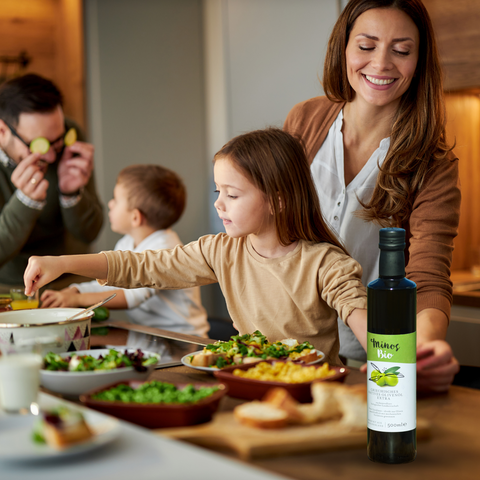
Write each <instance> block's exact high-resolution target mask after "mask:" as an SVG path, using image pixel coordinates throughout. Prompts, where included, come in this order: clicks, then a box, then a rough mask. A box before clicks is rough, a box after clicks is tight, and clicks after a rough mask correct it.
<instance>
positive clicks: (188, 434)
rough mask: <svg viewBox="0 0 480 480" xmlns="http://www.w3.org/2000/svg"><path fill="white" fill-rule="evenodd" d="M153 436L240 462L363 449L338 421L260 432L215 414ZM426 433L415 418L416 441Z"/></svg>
mask: <svg viewBox="0 0 480 480" xmlns="http://www.w3.org/2000/svg"><path fill="white" fill-rule="evenodd" d="M154 432H155V433H157V434H159V435H165V436H167V437H170V438H175V439H177V440H184V441H187V442H190V443H193V444H195V445H199V446H202V447H207V448H211V449H213V450H227V451H232V452H234V453H236V454H237V455H238V456H239V457H240V458H241V459H243V460H248V459H251V458H258V457H269V456H277V455H287V454H295V453H305V452H314V451H327V450H339V449H346V448H367V429H366V428H365V429H361V430H347V429H346V428H345V427H344V426H342V425H341V424H340V422H339V421H338V420H335V421H330V422H324V423H318V424H314V425H302V426H290V427H287V428H283V429H275V430H262V429H257V428H253V427H247V426H245V425H242V424H240V423H238V421H237V420H235V418H234V416H233V413H232V412H219V413H217V414H216V415H215V416H214V419H213V420H212V421H211V422H209V423H205V424H202V425H196V426H193V427H181V428H169V429H158V430H154ZM430 433H431V432H430V425H429V423H428V422H427V421H426V420H425V419H422V418H418V419H417V439H418V440H424V439H427V438H429V437H430Z"/></svg>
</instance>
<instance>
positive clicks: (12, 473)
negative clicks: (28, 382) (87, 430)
mask: <svg viewBox="0 0 480 480" xmlns="http://www.w3.org/2000/svg"><path fill="white" fill-rule="evenodd" d="M52 402H53V403H58V402H63V400H61V399H58V398H56V397H54V396H51V395H48V394H46V393H41V394H40V397H39V403H40V404H42V403H43V404H44V405H45V404H52ZM79 408H81V407H79ZM93 414H95V415H100V416H102V414H99V413H96V412H93ZM107 419H109V420H110V421H111V417H107ZM22 420H29V419H28V418H27V417H26V416H22V415H13V414H10V415H7V414H6V413H5V412H3V411H2V410H1V409H0V444H2V442H5V441H7V442H8V441H9V442H16V445H18V451H20V452H23V451H25V452H27V453H26V454H25V455H28V454H29V453H28V442H30V441H31V440H30V434H29V432H30V429H28V433H27V434H25V435H23V434H22V435H20V434H19V431H22V430H24V429H25V428H23V423H24V422H22ZM17 423H18V424H19V427H18V428H17V427H16V426H15V425H17ZM4 437H7V438H6V439H5V438H4ZM8 437H9V438H8ZM23 437H24V438H23ZM25 447H27V448H25ZM1 453H2V452H0V479H1V480H32V479H35V480H110V479H115V480H132V479H135V480H150V479H152V480H153V479H155V480H158V479H165V480H200V479H202V480H211V479H212V478H226V479H229V480H237V479H238V480H245V479H248V480H282V479H284V478H285V477H283V476H282V475H279V474H275V473H269V472H267V471H266V470H262V469H261V468H260V469H259V468H255V467H252V466H249V465H247V464H245V463H241V462H239V461H236V460H234V459H229V458H227V457H225V456H221V455H218V454H216V453H214V452H209V451H206V450H204V449H200V448H198V447H195V446H192V445H188V444H187V443H184V442H178V441H175V440H170V439H168V438H164V437H161V436H158V435H154V434H152V433H151V432H150V431H149V430H147V429H144V428H140V427H137V426H135V425H132V424H130V423H128V422H123V421H119V422H118V436H116V437H115V438H114V439H113V441H111V442H109V443H108V444H105V445H102V446H101V447H98V449H97V450H93V451H89V452H82V453H79V454H76V455H71V456H65V457H61V456H59V457H57V458H55V457H54V458H48V459H41V460H32V458H30V459H21V458H19V459H17V460H18V461H16V462H13V463H12V462H11V461H10V462H9V461H8V460H6V461H5V460H2V458H3V457H4V455H2V454H1ZM15 455H17V456H18V453H17V452H15ZM22 455H23V453H21V454H20V455H19V457H22ZM30 455H31V453H30Z"/></svg>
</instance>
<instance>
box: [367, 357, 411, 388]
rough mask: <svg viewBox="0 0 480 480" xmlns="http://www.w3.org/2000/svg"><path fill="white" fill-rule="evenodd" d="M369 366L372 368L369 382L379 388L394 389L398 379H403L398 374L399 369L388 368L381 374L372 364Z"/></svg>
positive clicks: (402, 376) (400, 374)
mask: <svg viewBox="0 0 480 480" xmlns="http://www.w3.org/2000/svg"><path fill="white" fill-rule="evenodd" d="M370 365H371V366H372V367H373V368H374V370H372V373H371V374H370V378H369V380H370V381H371V382H375V383H376V384H377V385H378V386H379V387H395V386H397V384H398V379H399V378H404V375H403V373H400V371H399V370H400V367H390V368H387V369H386V370H385V371H384V372H382V371H381V370H380V369H379V368H378V367H377V366H376V365H375V364H374V363H373V362H370Z"/></svg>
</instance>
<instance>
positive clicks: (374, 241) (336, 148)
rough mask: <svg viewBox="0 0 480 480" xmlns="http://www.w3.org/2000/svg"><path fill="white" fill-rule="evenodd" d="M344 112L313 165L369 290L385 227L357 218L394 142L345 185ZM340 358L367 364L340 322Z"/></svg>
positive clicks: (327, 208) (326, 207) (331, 220)
mask: <svg viewBox="0 0 480 480" xmlns="http://www.w3.org/2000/svg"><path fill="white" fill-rule="evenodd" d="M342 126H343V110H341V111H340V113H339V114H338V116H337V118H336V120H335V122H334V123H333V124H332V126H331V127H330V130H329V131H328V135H327V137H326V138H325V141H324V142H323V144H322V146H321V147H320V150H319V151H318V152H317V154H316V156H315V158H314V159H313V163H312V165H311V172H312V176H313V180H314V182H315V186H316V188H317V192H318V197H319V199H320V207H321V209H322V213H323V216H324V218H325V220H326V221H327V222H328V224H329V225H330V227H331V228H332V229H333V231H334V232H335V233H336V234H337V236H338V237H339V238H340V240H341V241H342V242H343V244H344V246H345V247H346V248H347V251H348V253H350V255H351V256H352V257H353V258H354V259H355V260H357V261H358V262H359V263H360V265H361V266H362V268H363V276H362V281H363V284H364V285H365V286H366V285H368V283H369V282H371V281H372V280H375V279H376V278H377V277H378V261H379V249H378V235H379V234H378V232H379V230H380V228H381V227H379V226H378V225H376V224H374V223H373V222H365V221H364V220H362V219H360V218H358V217H357V216H356V215H355V211H357V210H360V209H361V208H362V206H361V204H360V203H359V202H358V199H360V200H361V201H363V202H366V201H368V200H369V199H370V198H371V196H372V193H373V189H374V187H375V182H376V180H377V176H378V173H379V168H378V167H379V165H380V166H381V165H382V163H383V161H384V160H385V157H386V155H387V151H388V148H389V146H390V138H384V139H383V140H382V141H381V142H380V146H379V147H378V148H377V150H375V152H373V154H372V156H371V157H370V158H369V159H368V161H367V163H366V164H365V165H364V167H363V168H362V170H361V171H360V172H359V173H358V175H357V176H356V177H355V178H354V179H353V180H352V181H351V182H350V183H349V184H348V185H345V174H344V150H343V134H342ZM339 332H340V355H343V356H345V357H347V358H353V359H356V360H362V361H364V360H365V358H366V354H365V351H364V350H363V348H362V347H361V346H360V344H359V343H358V341H357V340H356V338H355V336H354V335H353V333H352V331H351V330H350V329H349V328H348V327H346V326H345V325H344V324H343V322H342V321H341V320H340V321H339Z"/></svg>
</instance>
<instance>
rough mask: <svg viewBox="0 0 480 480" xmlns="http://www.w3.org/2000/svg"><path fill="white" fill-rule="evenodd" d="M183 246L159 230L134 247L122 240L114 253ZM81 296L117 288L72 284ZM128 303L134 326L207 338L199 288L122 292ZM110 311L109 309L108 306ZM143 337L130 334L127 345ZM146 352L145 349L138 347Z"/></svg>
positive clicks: (126, 238)
mask: <svg viewBox="0 0 480 480" xmlns="http://www.w3.org/2000/svg"><path fill="white" fill-rule="evenodd" d="M179 244H182V242H181V241H180V238H179V237H178V235H177V234H176V233H175V232H174V231H173V230H171V229H165V230H157V231H156V232H154V233H152V234H151V235H149V236H148V237H147V238H145V239H144V240H143V241H142V242H141V243H140V244H139V245H137V247H134V241H133V238H132V237H131V236H130V235H125V236H124V237H122V238H121V239H120V240H119V241H118V242H117V244H116V245H115V249H114V250H122V251H127V250H130V251H134V252H143V251H144V250H159V249H170V248H174V247H175V246H177V245H179ZM71 286H72V287H76V288H77V289H78V291H79V292H80V293H87V292H102V291H106V290H118V288H117V287H107V286H102V285H99V284H98V282H97V281H96V280H93V281H92V282H84V283H76V284H72V285H71ZM122 290H123V291H124V294H125V299H126V300H127V305H128V310H125V312H126V313H127V315H128V317H129V318H130V320H131V322H132V323H136V324H139V325H145V326H148V327H157V328H162V329H164V330H170V331H173V332H179V333H186V334H190V335H200V336H205V335H206V333H207V332H208V329H209V325H208V322H207V313H206V311H205V309H204V308H203V307H202V303H201V298H200V288H199V287H194V288H186V289H182V290H156V289H154V288H132V289H122ZM106 306H107V307H108V305H106ZM141 338H142V334H137V333H136V332H129V337H128V342H127V345H128V346H130V345H132V346H133V344H137V345H138V343H139V340H140V339H141ZM139 348H145V346H143V347H142V346H139Z"/></svg>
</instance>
